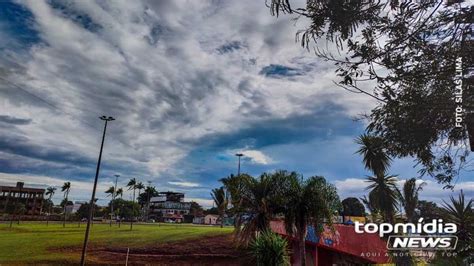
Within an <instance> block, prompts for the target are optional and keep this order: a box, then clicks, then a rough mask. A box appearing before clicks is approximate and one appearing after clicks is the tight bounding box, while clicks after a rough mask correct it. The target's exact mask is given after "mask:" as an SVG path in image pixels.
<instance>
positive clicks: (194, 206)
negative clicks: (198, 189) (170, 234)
mask: <svg viewBox="0 0 474 266" xmlns="http://www.w3.org/2000/svg"><path fill="white" fill-rule="evenodd" d="M189 212H190V213H191V215H193V216H199V215H202V214H203V213H204V210H203V208H202V206H201V205H200V204H199V203H197V202H195V201H191V208H190V210H189Z"/></svg>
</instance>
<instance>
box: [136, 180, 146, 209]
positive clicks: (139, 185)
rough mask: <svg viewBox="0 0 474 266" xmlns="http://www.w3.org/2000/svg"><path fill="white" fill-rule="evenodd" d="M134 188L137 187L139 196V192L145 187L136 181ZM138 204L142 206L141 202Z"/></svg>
mask: <svg viewBox="0 0 474 266" xmlns="http://www.w3.org/2000/svg"><path fill="white" fill-rule="evenodd" d="M136 189H138V195H139V196H140V194H141V193H142V189H145V186H144V185H143V183H142V182H138V183H137V185H136ZM140 205H141V206H143V205H142V204H140Z"/></svg>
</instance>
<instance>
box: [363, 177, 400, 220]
mask: <svg viewBox="0 0 474 266" xmlns="http://www.w3.org/2000/svg"><path fill="white" fill-rule="evenodd" d="M367 182H369V183H371V184H370V185H369V186H367V188H366V190H369V191H370V192H369V199H370V202H371V204H374V205H375V206H376V208H377V209H378V210H379V211H380V213H381V215H382V218H383V220H384V221H385V222H388V223H393V221H394V215H395V212H396V210H397V209H398V208H397V199H398V198H399V196H398V195H399V193H398V189H397V185H396V182H397V178H396V176H393V175H389V176H386V175H384V176H376V177H374V176H369V177H367Z"/></svg>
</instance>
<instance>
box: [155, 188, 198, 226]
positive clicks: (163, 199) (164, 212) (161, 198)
mask: <svg viewBox="0 0 474 266" xmlns="http://www.w3.org/2000/svg"><path fill="white" fill-rule="evenodd" d="M190 210H191V202H185V201H184V193H178V192H171V191H168V192H160V193H159V194H158V196H157V197H152V198H151V199H150V216H149V217H150V219H154V220H156V221H159V222H168V223H182V222H183V221H184V216H185V215H188V214H189V213H190Z"/></svg>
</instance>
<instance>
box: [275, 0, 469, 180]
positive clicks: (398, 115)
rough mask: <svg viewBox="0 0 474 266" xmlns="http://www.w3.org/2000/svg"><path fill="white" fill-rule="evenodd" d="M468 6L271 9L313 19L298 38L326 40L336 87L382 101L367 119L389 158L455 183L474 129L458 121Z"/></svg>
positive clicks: (357, 4) (341, 4)
mask: <svg viewBox="0 0 474 266" xmlns="http://www.w3.org/2000/svg"><path fill="white" fill-rule="evenodd" d="M462 2H464V1H462V0H461V1H439V0H427V1H398V0H389V1H377V0H368V1H346V0H335V1H322V0H315V1H306V6H303V7H301V6H298V8H293V6H292V5H291V3H292V1H290V0H271V3H270V5H269V7H270V10H271V14H272V15H276V16H278V15H280V14H283V13H286V14H294V15H297V17H296V19H307V20H308V23H307V25H308V26H307V28H305V29H303V30H300V31H298V33H297V38H298V39H299V40H300V41H301V45H302V46H304V47H305V48H308V49H310V48H313V46H312V45H313V44H314V43H317V44H320V43H321V42H326V45H322V44H323V43H321V45H317V46H316V47H315V48H314V49H315V53H316V55H317V56H318V57H320V58H322V59H324V60H327V61H330V62H332V63H334V64H335V66H336V73H337V75H338V77H339V82H337V83H335V84H336V85H337V86H338V87H342V88H344V89H346V90H348V91H351V92H354V93H361V94H365V95H367V96H370V97H372V98H374V99H375V100H376V101H377V103H378V104H377V105H376V106H375V108H374V109H372V111H371V113H370V114H368V115H365V116H363V118H365V119H367V120H369V121H368V122H369V123H368V126H367V130H368V131H369V132H370V133H372V134H375V135H377V136H379V137H382V138H383V139H384V140H385V141H386V147H387V149H388V151H389V154H391V155H392V156H395V157H406V156H412V157H416V158H417V161H418V162H419V163H421V165H422V166H423V169H422V173H428V174H429V175H431V176H433V177H434V178H435V179H436V180H438V181H439V182H441V183H444V184H446V185H448V186H450V182H451V181H452V179H453V177H454V176H456V175H457V174H458V170H457V169H459V168H461V169H462V168H463V166H466V164H467V163H468V162H467V160H465V159H466V157H467V156H468V154H469V145H467V144H468V143H467V142H468V132H467V130H466V129H467V128H468V127H469V128H471V130H472V129H474V126H473V124H472V121H471V122H470V123H471V124H468V122H467V119H466V120H465V121H466V123H463V124H462V125H461V127H460V128H458V127H456V123H455V119H456V111H455V108H456V107H457V106H458V104H457V103H456V102H455V101H456V98H455V97H454V92H456V84H457V82H458V80H459V78H458V76H457V75H458V73H457V71H456V65H461V68H462V69H463V71H464V72H467V71H468V68H469V66H472V65H473V61H474V58H473V57H472V56H470V55H472V47H473V46H474V45H473V43H474V42H473V41H472V40H470V39H469V37H468V35H469V32H471V31H470V25H471V23H472V22H473V21H472V17H473V13H474V8H472V6H471V7H470V6H469V5H468V4H465V5H462V4H461V3H462ZM443 3H445V4H443ZM331 44H332V45H331ZM320 47H327V49H325V48H320ZM331 49H334V50H336V51H337V52H331ZM461 57H462V63H460V62H459V60H458V59H459V58H461ZM461 72H462V71H461ZM466 81H467V82H463V84H462V87H463V92H464V94H463V98H464V100H463V107H464V108H465V109H467V110H472V109H473V108H474V106H473V105H474V104H473V103H474V98H473V95H474V91H473V90H469V89H468V88H469V86H471V85H472V82H473V79H467V80H466ZM366 84H368V86H370V87H371V88H370V87H369V89H366V88H364V85H366ZM372 84H374V85H372ZM471 134H472V133H471ZM470 167H471V168H470V169H472V165H471V166H470Z"/></svg>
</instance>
